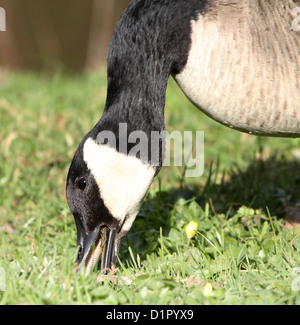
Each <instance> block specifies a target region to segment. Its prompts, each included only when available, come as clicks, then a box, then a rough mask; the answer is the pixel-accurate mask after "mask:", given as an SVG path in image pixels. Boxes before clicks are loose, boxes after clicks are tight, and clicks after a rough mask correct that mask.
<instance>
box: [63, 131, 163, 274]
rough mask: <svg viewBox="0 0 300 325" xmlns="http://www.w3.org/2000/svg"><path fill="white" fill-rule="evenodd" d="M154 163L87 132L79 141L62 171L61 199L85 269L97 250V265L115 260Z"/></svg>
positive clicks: (79, 261) (107, 265) (105, 265)
mask: <svg viewBox="0 0 300 325" xmlns="http://www.w3.org/2000/svg"><path fill="white" fill-rule="evenodd" d="M156 171H157V169H156V168H155V167H152V166H151V165H150V164H148V163H145V162H143V161H142V160H141V159H140V158H137V157H135V156H131V155H127V154H125V153H121V152H119V151H118V150H117V149H116V148H114V147H111V146H109V145H107V144H103V143H99V142H98V141H97V138H93V137H92V136H87V137H86V138H85V139H84V140H83V141H82V143H81V144H80V145H79V147H78V149H77V151H76V154H75V156H74V158H73V161H72V163H71V166H70V169H69V173H68V177H67V190H66V194H67V200H68V204H69V207H70V210H71V212H72V214H73V216H74V218H75V223H76V227H77V244H78V246H79V251H78V256H77V265H78V269H80V267H81V265H85V266H86V269H87V272H88V273H89V272H90V269H91V268H92V267H94V266H95V263H96V261H97V259H98V258H99V255H100V254H101V256H102V258H101V269H102V270H107V269H110V268H111V263H115V261H116V256H117V253H118V250H119V246H120V240H121V238H122V237H123V236H124V235H126V234H127V232H128V231H129V229H130V228H131V225H132V223H133V221H134V219H135V217H136V215H137V213H138V211H139V208H140V203H141V201H142V199H143V197H144V195H145V194H146V192H147V190H148V188H149V186H150V185H151V183H152V180H153V177H154V175H155V173H156Z"/></svg>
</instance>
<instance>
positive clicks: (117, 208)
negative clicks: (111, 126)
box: [83, 138, 155, 232]
mask: <svg viewBox="0 0 300 325" xmlns="http://www.w3.org/2000/svg"><path fill="white" fill-rule="evenodd" d="M83 159H84V161H85V163H86V164H87V167H88V168H89V169H90V171H91V173H92V175H93V176H94V178H95V180H96V183H97V185H98V188H99V191H100V195H101V197H102V199H103V201H104V204H105V205H106V207H107V208H108V209H109V211H110V213H111V214H112V216H113V217H114V218H116V219H117V220H118V221H119V222H120V223H122V222H123V221H124V218H125V217H126V222H125V223H124V226H123V228H122V232H123V231H124V232H127V231H128V230H129V229H130V227H131V225H132V223H133V221H134V219H135V217H136V215H137V213H138V212H139V208H140V203H141V201H142V199H143V197H144V196H145V194H146V192H147V190H148V188H149V186H150V185H151V183H152V181H153V177H154V174H155V169H154V168H153V167H152V166H150V165H146V164H144V163H142V162H141V160H139V159H138V158H136V157H133V156H127V155H125V154H122V153H119V152H117V151H116V150H115V149H113V148H111V147H109V146H107V145H103V144H98V143H97V142H95V141H94V140H93V139H91V138H88V139H87V140H86V142H85V144H84V147H83Z"/></svg>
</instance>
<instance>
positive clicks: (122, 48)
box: [67, 0, 300, 270]
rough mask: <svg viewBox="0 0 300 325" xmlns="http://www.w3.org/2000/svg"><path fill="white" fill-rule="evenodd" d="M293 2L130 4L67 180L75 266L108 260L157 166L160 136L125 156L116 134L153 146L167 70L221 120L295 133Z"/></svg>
mask: <svg viewBox="0 0 300 325" xmlns="http://www.w3.org/2000/svg"><path fill="white" fill-rule="evenodd" d="M297 5H300V0H294V1H293V0H263V1H262V0H177V1H174V0H134V1H133V2H131V4H130V5H129V6H128V8H127V9H126V11H125V12H124V14H123V15H122V16H121V18H120V20H119V22H118V24H117V26H116V29H115V31H114V34H113V36H112V39H111V43H110V46H109V51H108V61H107V74H108V89H107V99H106V105H105V108H104V112H103V115H102V117H101V119H100V120H99V122H98V123H97V124H96V125H95V127H94V128H93V129H92V130H91V131H90V132H89V133H88V134H87V135H86V136H85V137H84V139H83V140H82V142H81V143H80V145H79V147H78V149H77V151H76V153H75V156H74V159H73V161H72V164H71V166H70V170H69V174H68V177H67V200H68V204H69V207H70V209H71V212H72V213H73V215H74V217H75V222H76V226H77V243H78V245H79V246H80V248H79V252H78V257H77V263H78V265H79V266H80V265H82V264H85V265H86V266H88V267H92V266H94V264H95V261H96V260H97V259H98V255H99V253H101V251H103V254H102V264H101V268H102V270H105V269H109V268H110V267H111V263H112V262H115V259H116V255H117V253H118V249H119V245H120V240H121V238H122V237H123V236H124V235H126V233H127V232H128V231H129V229H130V228H131V225H132V223H133V221H134V219H135V217H136V215H137V213H138V211H139V207H140V204H141V201H142V199H143V197H144V196H145V194H146V192H147V190H148V188H149V186H150V184H151V183H152V181H153V178H154V176H155V175H156V174H157V173H158V172H159V170H160V168H161V165H162V159H163V158H162V157H163V151H164V141H160V142H158V145H157V146H156V149H155V150H156V157H157V159H156V161H155V163H153V162H152V161H151V160H150V157H144V156H143V157H141V156H139V155H136V156H135V155H131V154H128V153H129V150H130V149H131V148H132V146H133V144H132V143H131V142H130V141H129V140H128V138H127V136H126V137H124V136H122V135H121V136H120V135H119V131H120V125H121V123H123V124H124V123H125V124H126V127H127V129H128V134H130V133H131V132H135V131H143V132H144V133H145V134H146V135H147V146H150V145H151V141H153V140H152V139H151V131H159V132H160V131H163V130H164V106H165V93H166V87H167V81H168V78H169V76H170V75H172V76H173V77H174V78H175V80H176V81H177V83H178V85H179V87H180V88H181V89H182V90H183V92H184V93H185V94H186V96H187V97H188V98H189V99H190V100H191V102H193V103H194V104H195V106H197V107H198V108H199V109H200V110H201V111H203V112H205V113H206V114H207V115H209V116H211V117H212V118H213V119H215V120H217V121H218V122H220V123H222V124H224V125H227V126H230V127H232V128H234V129H238V130H241V131H244V132H248V133H253V134H258V135H270V136H284V137H298V136H299V135H300V32H299V31H297V30H296V29H295V28H294V29H293V28H292V24H293V23H294V25H295V21H294V20H295V18H297V17H295V16H294V15H293V12H294V11H293V9H294V8H295V7H297ZM103 131H105V132H108V133H107V134H108V135H114V136H115V138H116V141H115V148H114V147H113V146H112V145H111V143H107V139H108V138H109V137H107V139H106V140H105V139H103V138H101V137H100V138H99V134H101V132H103ZM104 138H105V137H104ZM124 142H125V144H126V146H125V148H126V149H125V150H124V146H123V147H122V145H121V144H124ZM121 147H122V148H121ZM94 245H96V251H97V252H94V253H93V254H92V253H91V252H92V250H91V248H92V247H93V246H94Z"/></svg>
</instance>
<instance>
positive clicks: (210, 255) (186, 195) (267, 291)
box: [0, 71, 300, 305]
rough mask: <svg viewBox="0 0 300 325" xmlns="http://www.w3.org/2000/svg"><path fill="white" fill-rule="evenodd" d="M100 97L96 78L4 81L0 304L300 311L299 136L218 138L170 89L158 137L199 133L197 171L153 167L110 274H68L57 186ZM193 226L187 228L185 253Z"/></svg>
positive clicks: (72, 246) (219, 130)
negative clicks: (200, 167)
mask: <svg viewBox="0 0 300 325" xmlns="http://www.w3.org/2000/svg"><path fill="white" fill-rule="evenodd" d="M105 97H106V75H105V72H103V71H97V72H92V73H86V74H81V75H66V74H63V73H60V72H57V73H53V74H34V73H30V72H18V73H13V72H8V73H7V74H6V76H5V77H4V78H2V79H1V84H0V114H1V115H0V139H1V147H0V243H1V247H0V270H2V272H1V273H0V275H1V274H2V275H1V276H2V279H0V284H1V283H2V288H1V287H0V289H1V290H0V304H4V305H14V304H29V305H36V304H42V305H44V304H54V305H56V304H110V305H118V304H122V305H126V304H133V305H158V304H160V305H167V304H170V305H203V304H210V305H216V304H222V305H223V304H224V305H225V304H243V305H245V304H268V305H274V304H288V305H296V304H300V236H298V235H299V232H300V227H299V225H300V217H299V216H300V199H299V194H300V193H299V186H300V173H299V167H300V139H282V138H266V137H256V136H253V135H249V134H244V133H240V132H237V131H235V130H231V129H229V128H226V127H225V126H222V125H220V124H218V123H216V122H215V121H213V120H212V119H210V118H208V117H206V116H205V115H204V114H203V113H201V112H200V111H199V110H198V109H196V108H195V107H194V106H193V105H192V104H191V103H190V102H189V101H188V100H187V99H186V97H185V96H184V95H183V94H182V93H181V90H180V89H179V88H178V87H177V85H176V84H175V82H174V81H173V80H172V79H171V80H170V82H169V86H168V90H167V101H166V108H165V115H166V128H167V130H168V131H169V132H172V131H174V130H179V131H181V132H183V131H193V132H195V131H197V130H198V131H204V134H205V147H204V148H205V157H204V159H205V160H204V162H205V165H204V174H203V175H202V176H201V177H199V178H186V177H185V176H184V172H185V167H184V166H182V167H174V166H170V167H164V168H163V169H162V171H161V172H160V174H159V175H158V176H157V177H156V179H155V181H154V183H153V184H152V186H151V188H150V190H149V192H148V194H147V196H146V197H145V199H144V201H143V205H142V208H141V211H140V213H139V215H138V217H137V219H136V221H135V223H134V225H133V227H132V229H131V231H130V232H129V234H128V235H127V236H126V237H125V238H124V239H123V242H122V245H121V249H120V255H119V263H118V265H117V269H116V270H114V272H112V273H111V274H110V276H108V277H107V278H103V277H102V278H100V277H99V274H98V272H97V271H94V272H93V273H92V274H91V275H90V276H89V277H85V276H84V274H82V273H80V274H76V273H75V272H74V267H75V258H76V254H77V247H76V227H75V223H74V220H73V216H72V215H71V213H70V210H69V208H68V205H67V202H66V198H65V181H66V176H67V172H68V168H69V165H70V162H71V159H72V157H73V154H74V152H75V150H76V148H77V145H78V144H79V142H80V141H81V139H82V138H83V136H84V135H85V134H86V133H87V132H88V131H89V130H90V129H91V128H92V127H93V126H94V125H95V123H96V122H97V121H98V120H99V118H100V116H101V113H102V110H103V107H104V104H105ZM190 221H195V222H197V223H198V229H197V231H196V234H195V236H194V237H193V238H192V239H191V240H190V242H189V244H188V239H187V236H186V232H185V228H186V225H187V224H188V223H189V222H190ZM297 236H298V237H297ZM207 283H210V284H211V285H212V290H211V291H210V292H209V293H207V292H206V291H205V290H204V288H205V286H206V284H207Z"/></svg>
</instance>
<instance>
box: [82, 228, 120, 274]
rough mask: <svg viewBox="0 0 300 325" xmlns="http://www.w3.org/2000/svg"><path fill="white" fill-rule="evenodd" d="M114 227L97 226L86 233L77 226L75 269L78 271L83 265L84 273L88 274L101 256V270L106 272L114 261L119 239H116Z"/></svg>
mask: <svg viewBox="0 0 300 325" xmlns="http://www.w3.org/2000/svg"><path fill="white" fill-rule="evenodd" d="M116 233H117V230H116V229H109V228H108V227H106V226H99V227H97V228H96V229H95V230H93V231H92V232H89V233H86V232H85V231H84V229H82V228H81V227H80V226H79V227H78V226H77V244H78V246H79V251H78V255H77V259H76V263H77V267H76V271H77V272H79V271H80V270H81V268H82V266H83V265H84V267H85V275H86V276H88V275H89V274H90V272H91V271H92V270H93V269H94V267H95V266H96V265H97V264H98V260H99V259H100V256H101V267H100V269H101V271H102V272H103V273H104V274H108V273H109V271H110V270H111V266H112V263H115V260H116V256H117V253H118V249H119V245H120V240H119V239H118V240H116Z"/></svg>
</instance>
